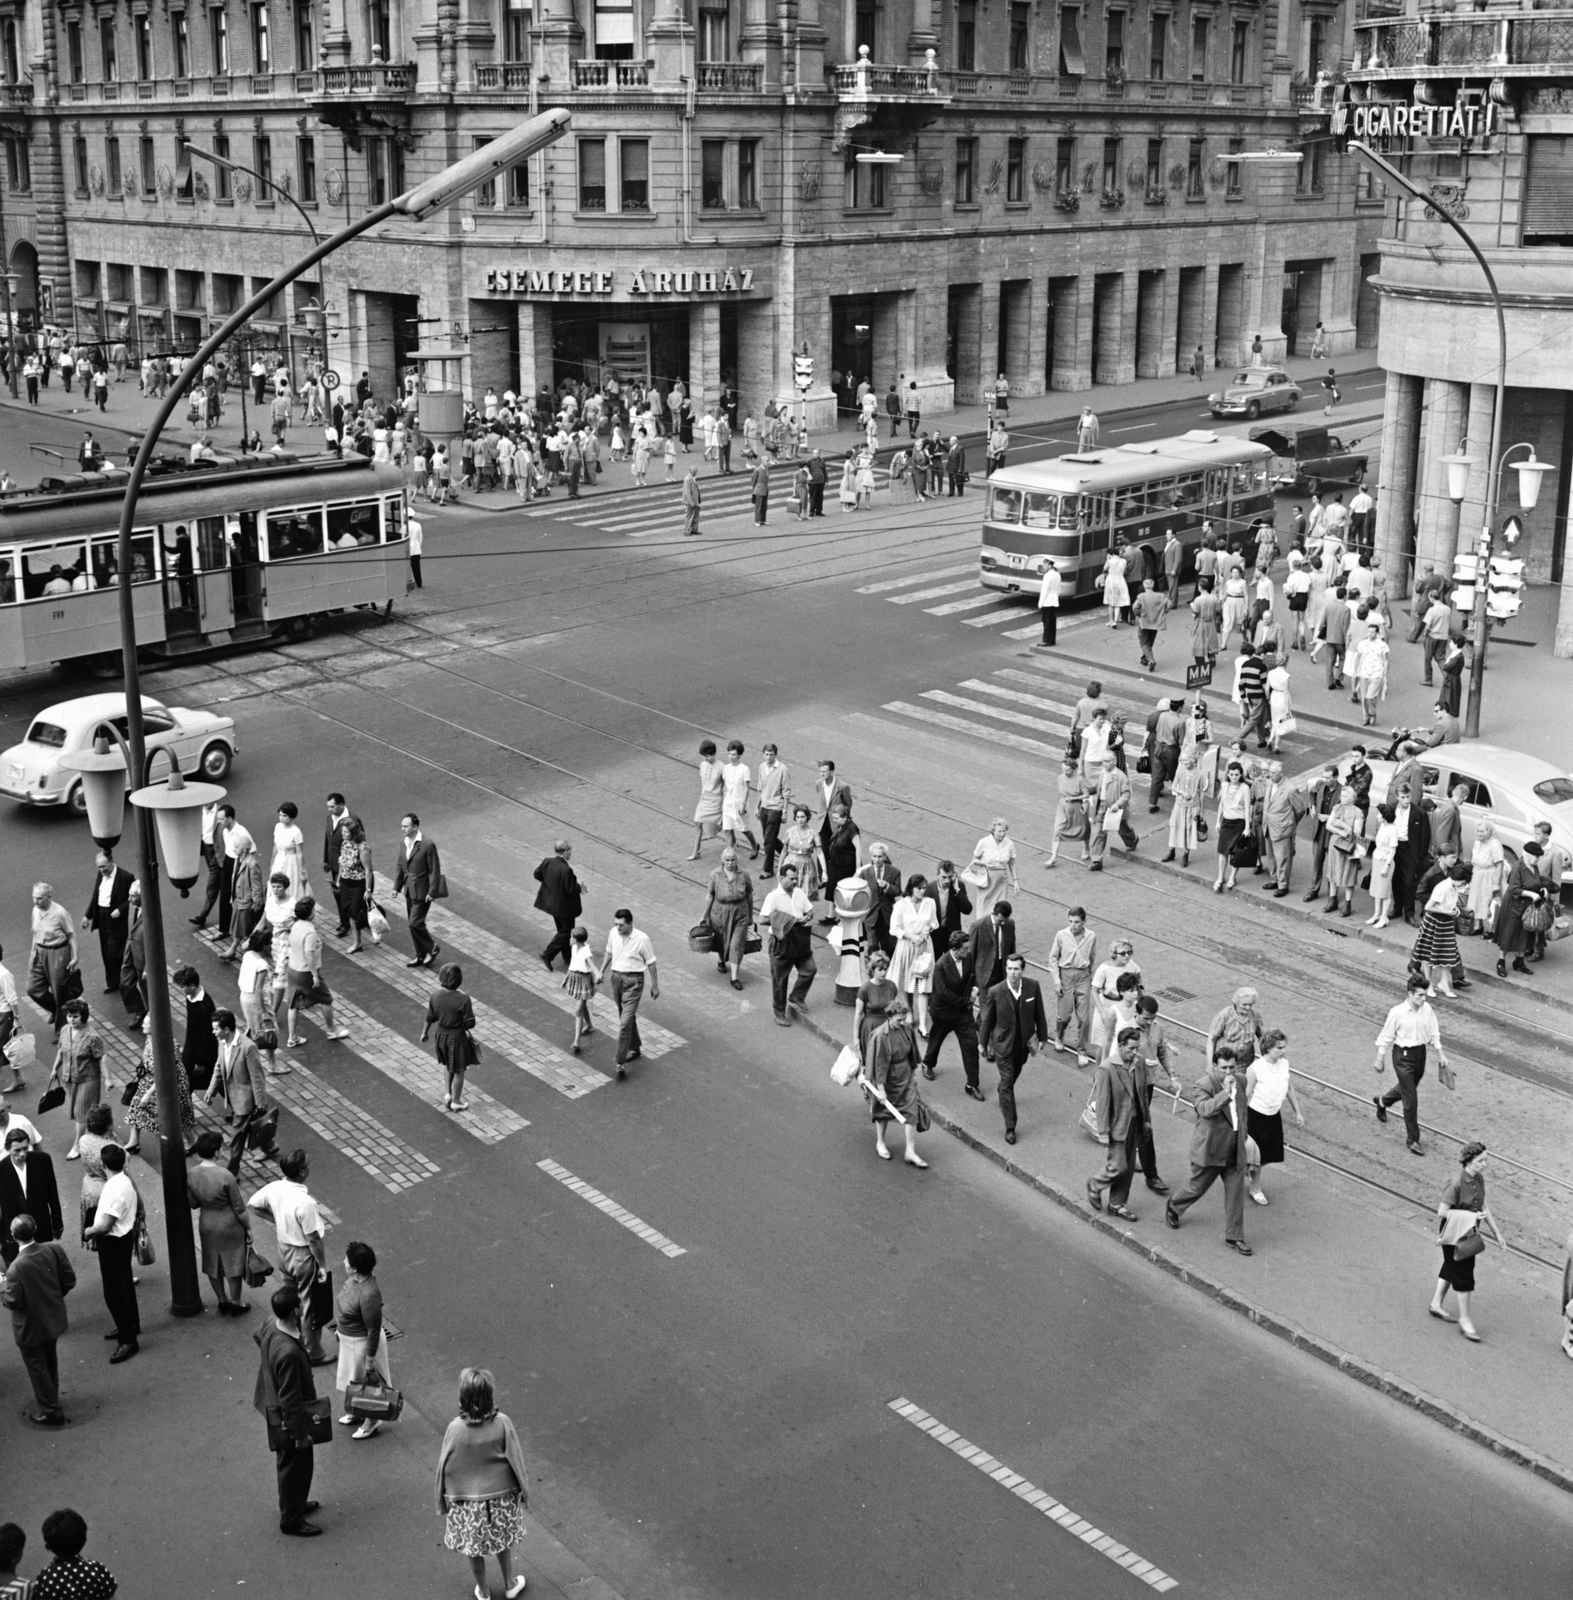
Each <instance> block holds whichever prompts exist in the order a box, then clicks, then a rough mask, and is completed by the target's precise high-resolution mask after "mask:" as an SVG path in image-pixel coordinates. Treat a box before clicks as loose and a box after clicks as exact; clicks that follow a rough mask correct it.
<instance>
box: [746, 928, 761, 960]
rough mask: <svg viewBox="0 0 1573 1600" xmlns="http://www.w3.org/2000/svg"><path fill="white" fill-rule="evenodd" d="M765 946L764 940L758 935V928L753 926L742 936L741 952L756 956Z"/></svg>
mask: <svg viewBox="0 0 1573 1600" xmlns="http://www.w3.org/2000/svg"><path fill="white" fill-rule="evenodd" d="M764 947H765V941H764V940H763V939H761V938H760V937H759V929H758V928H756V927H753V926H750V927H749V930H748V932H747V933H746V934H744V936H743V954H744V955H745V956H756V955H758V954H759V952H760V951H761V950H763V949H764Z"/></svg>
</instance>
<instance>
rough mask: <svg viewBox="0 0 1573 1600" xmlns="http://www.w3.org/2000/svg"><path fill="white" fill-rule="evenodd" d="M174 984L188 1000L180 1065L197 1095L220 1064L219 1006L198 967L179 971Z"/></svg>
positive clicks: (176, 972) (181, 968)
mask: <svg viewBox="0 0 1573 1600" xmlns="http://www.w3.org/2000/svg"><path fill="white" fill-rule="evenodd" d="M174 984H175V987H176V988H177V989H179V990H180V992H181V993H182V994H183V995H184V996H185V997H186V1036H185V1038H184V1039H182V1040H181V1042H180V1064H181V1066H183V1067H184V1068H185V1069H186V1082H187V1083H189V1084H190V1085H191V1088H192V1090H193V1092H195V1091H196V1090H199V1089H205V1088H207V1086H208V1084H209V1083H210V1082H211V1081H212V1078H213V1068H214V1065H215V1064H216V1063H217V1061H218V1040H217V1039H216V1038H214V1036H213V1018H214V1016H215V1015H216V1014H217V1012H218V1007H217V1006H216V1005H215V1004H214V1003H213V997H212V995H210V994H209V993H208V992H207V991H206V990H205V989H204V988H203V987H202V974H201V973H200V972H198V971H197V969H196V968H195V967H179V968H177V969H176V971H175V976H174Z"/></svg>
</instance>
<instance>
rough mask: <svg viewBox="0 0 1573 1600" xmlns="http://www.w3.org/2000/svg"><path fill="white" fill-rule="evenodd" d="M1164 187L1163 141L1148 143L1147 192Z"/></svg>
mask: <svg viewBox="0 0 1573 1600" xmlns="http://www.w3.org/2000/svg"><path fill="white" fill-rule="evenodd" d="M1162 187H1163V140H1162V139H1149V140H1148V141H1147V192H1148V194H1151V193H1152V192H1153V190H1154V189H1161V188H1162Z"/></svg>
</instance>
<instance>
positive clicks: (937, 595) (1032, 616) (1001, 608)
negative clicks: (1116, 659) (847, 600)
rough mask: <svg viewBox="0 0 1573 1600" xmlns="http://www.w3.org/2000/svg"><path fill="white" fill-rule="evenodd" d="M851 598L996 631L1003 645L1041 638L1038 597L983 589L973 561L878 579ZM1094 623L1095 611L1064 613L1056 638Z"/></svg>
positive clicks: (1041, 628)
mask: <svg viewBox="0 0 1573 1600" xmlns="http://www.w3.org/2000/svg"><path fill="white" fill-rule="evenodd" d="M964 575H967V576H964ZM853 593H854V594H859V595H864V596H868V597H871V598H872V597H877V598H879V599H881V600H883V601H885V602H886V604H888V605H893V606H921V607H922V608H923V614H924V615H925V616H929V617H955V618H957V620H958V621H960V623H961V624H962V626H963V627H966V628H997V629H999V630H1000V631H999V634H998V635H997V636H998V637H999V638H1001V639H1038V638H1041V637H1042V633H1043V625H1042V623H1041V622H1040V621H1039V620H1038V608H1037V604H1036V601H1037V595H1036V593H1035V592H1032V591H1024V592H1023V593H1021V594H1006V593H1004V592H1003V591H1002V590H999V589H986V588H984V586H983V583H982V581H981V580H980V579H979V577H978V563H977V559H976V558H975V557H974V559H973V560H971V561H968V562H966V563H965V564H964V565H962V566H954V567H940V568H938V569H937V570H935V571H930V572H914V573H911V574H909V575H908V576H907V577H904V578H881V579H880V580H879V581H878V582H877V583H865V584H861V585H859V586H858V588H856V589H854V590H853ZM1097 617H1098V613H1097V612H1096V611H1085V612H1075V613H1071V612H1062V613H1061V616H1060V621H1059V632H1060V633H1062V634H1063V633H1064V632H1066V630H1067V629H1075V628H1082V627H1086V626H1087V625H1088V624H1089V623H1090V622H1094V621H1096V620H1097ZM1012 624H1014V626H1012Z"/></svg>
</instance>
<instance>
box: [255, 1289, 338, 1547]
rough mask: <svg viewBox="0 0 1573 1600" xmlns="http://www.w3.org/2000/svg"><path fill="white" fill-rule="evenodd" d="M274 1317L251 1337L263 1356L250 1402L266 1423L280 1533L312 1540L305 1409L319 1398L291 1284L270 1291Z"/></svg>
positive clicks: (311, 1463)
mask: <svg viewBox="0 0 1573 1600" xmlns="http://www.w3.org/2000/svg"><path fill="white" fill-rule="evenodd" d="M269 1304H270V1306H271V1307H272V1310H273V1315H272V1317H271V1318H270V1319H269V1320H268V1321H267V1322H265V1323H264V1324H263V1325H262V1327H260V1328H259V1329H258V1330H257V1331H256V1332H255V1333H254V1334H252V1336H251V1337H252V1338H253V1339H254V1340H255V1341H256V1345H257V1349H258V1350H259V1351H260V1352H261V1357H262V1359H261V1362H260V1363H259V1365H258V1368H257V1387H256V1389H255V1391H254V1392H253V1395H252V1401H251V1403H252V1404H253V1405H254V1406H255V1407H256V1408H257V1410H258V1411H260V1412H261V1413H262V1415H263V1418H264V1419H265V1420H266V1422H267V1424H268V1443H269V1446H270V1447H271V1448H272V1450H273V1453H274V1457H275V1459H276V1461H277V1466H278V1485H279V1532H280V1533H287V1534H291V1535H293V1536H294V1537H295V1538H297V1539H315V1538H316V1537H317V1535H318V1534H319V1533H321V1532H322V1529H321V1528H320V1527H318V1526H317V1524H316V1523H315V1522H308V1521H307V1520H306V1518H307V1517H308V1515H309V1514H310V1513H311V1512H313V1511H315V1510H317V1509H318V1506H317V1502H316V1501H315V1500H310V1499H308V1498H307V1496H308V1495H309V1494H310V1493H311V1480H312V1476H313V1474H314V1472H315V1470H316V1464H317V1463H316V1449H315V1447H314V1446H313V1444H312V1440H311V1423H310V1418H309V1415H308V1412H307V1409H306V1408H307V1406H308V1405H310V1404H311V1403H312V1402H313V1401H315V1400H316V1398H317V1386H316V1384H315V1383H314V1382H313V1381H312V1377H311V1368H312V1365H313V1363H312V1362H311V1361H310V1360H308V1359H307V1356H306V1349H305V1345H304V1344H303V1342H302V1327H301V1320H300V1295H299V1293H298V1292H297V1291H296V1289H295V1287H294V1285H293V1284H288V1283H286V1284H285V1285H284V1286H283V1288H281V1289H275V1290H274V1291H273V1298H272V1299H271V1300H270V1301H269Z"/></svg>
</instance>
